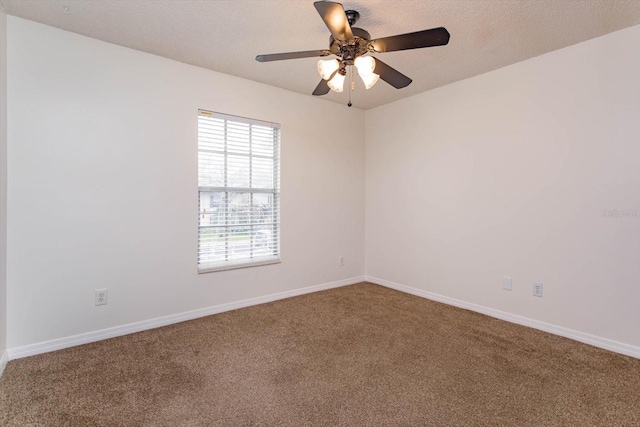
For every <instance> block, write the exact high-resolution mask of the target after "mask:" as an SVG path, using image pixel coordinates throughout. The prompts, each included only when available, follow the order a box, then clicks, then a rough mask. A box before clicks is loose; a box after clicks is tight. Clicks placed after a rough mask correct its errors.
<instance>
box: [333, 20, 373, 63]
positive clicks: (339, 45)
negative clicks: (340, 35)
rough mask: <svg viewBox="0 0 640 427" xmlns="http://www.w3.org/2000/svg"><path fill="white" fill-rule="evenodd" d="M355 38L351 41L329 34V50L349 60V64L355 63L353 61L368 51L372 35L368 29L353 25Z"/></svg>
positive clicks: (352, 29) (352, 30) (344, 59)
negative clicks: (337, 38)
mask: <svg viewBox="0 0 640 427" xmlns="http://www.w3.org/2000/svg"><path fill="white" fill-rule="evenodd" d="M351 32H352V33H353V40H351V41H350V42H347V41H344V40H336V39H335V38H334V37H333V36H329V50H330V51H331V53H333V54H334V55H336V56H339V57H341V58H342V60H343V61H346V62H347V65H353V61H354V60H355V59H356V58H357V57H358V56H361V55H364V54H365V53H366V52H367V51H368V44H369V41H370V40H371V35H370V34H369V32H367V31H366V30H363V29H362V28H358V27H352V28H351Z"/></svg>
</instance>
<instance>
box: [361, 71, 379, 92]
mask: <svg viewBox="0 0 640 427" xmlns="http://www.w3.org/2000/svg"><path fill="white" fill-rule="evenodd" d="M360 78H361V79H362V81H363V82H364V87H366V88H367V89H371V88H372V87H373V85H374V84H376V82H377V81H378V79H379V78H380V76H379V75H377V74H375V73H371V74H369V75H368V76H363V75H362V74H360Z"/></svg>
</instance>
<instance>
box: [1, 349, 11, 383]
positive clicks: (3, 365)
mask: <svg viewBox="0 0 640 427" xmlns="http://www.w3.org/2000/svg"><path fill="white" fill-rule="evenodd" d="M7 363H9V352H8V351H7V350H5V351H4V352H3V353H2V356H1V357H0V377H2V374H3V373H4V368H6V367H7Z"/></svg>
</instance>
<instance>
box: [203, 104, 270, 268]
mask: <svg viewBox="0 0 640 427" xmlns="http://www.w3.org/2000/svg"><path fill="white" fill-rule="evenodd" d="M198 197H199V208H198V210H199V215H198V217H199V220H198V272H200V273H204V272H209V271H217V270H228V269H231V268H241V267H249V266H255V265H264V264H272V263H276V262H280V126H279V125H277V124H274V123H266V122H260V121H257V120H251V119H245V118H242V117H234V116H228V115H224V114H219V113H213V112H210V111H203V110H200V111H199V112H198Z"/></svg>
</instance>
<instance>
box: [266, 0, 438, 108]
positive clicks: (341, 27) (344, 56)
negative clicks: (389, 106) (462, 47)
mask: <svg viewBox="0 0 640 427" xmlns="http://www.w3.org/2000/svg"><path fill="white" fill-rule="evenodd" d="M313 5H314V6H315V8H316V10H317V11H318V13H319V14H320V17H321V18H322V20H323V21H324V23H325V25H326V26H327V28H329V31H330V32H331V36H330V37H329V49H322V50H309V51H303V52H288V53H273V54H268V55H258V56H256V60H257V61H258V62H269V61H280V60H284V59H298V58H312V57H318V56H320V57H323V56H329V55H335V56H337V57H338V59H328V60H322V59H321V60H319V61H318V73H319V74H320V77H321V78H322V80H320V83H319V84H318V86H317V87H316V89H315V90H314V91H313V95H316V96H319V95H326V94H327V93H329V90H333V91H335V92H342V91H343V90H344V81H345V78H346V76H347V67H348V66H355V68H356V70H357V71H358V75H359V76H360V78H361V79H362V81H363V83H364V86H365V88H367V89H371V88H372V87H373V85H375V84H376V82H377V81H378V79H382V80H384V81H385V82H387V83H389V84H390V85H391V86H393V87H395V88H396V89H402V88H403V87H406V86H408V85H409V84H411V79H410V78H409V77H407V76H405V75H404V74H402V73H401V72H399V71H398V70H396V69H395V68H392V67H390V66H389V65H387V64H385V63H384V62H382V61H380V60H379V59H377V58H374V57H373V56H368V55H366V54H368V53H384V52H395V51H398V50H408V49H419V48H423V47H432V46H443V45H446V44H447V43H449V37H450V36H449V32H448V31H447V30H446V28H444V27H438V28H432V29H430V30H423V31H416V32H414V33H407V34H400V35H397V36H391V37H383V38H381V39H376V40H371V36H370V35H369V33H368V32H366V31H365V30H363V29H362V28H357V27H354V26H353V25H354V24H355V23H356V21H357V20H358V18H360V14H359V13H358V12H356V11H355V10H347V11H345V10H344V8H343V7H342V5H341V4H340V3H334V2H331V1H317V2H315V3H313ZM353 88H354V85H353V80H352V78H351V89H350V90H349V104H348V105H349V107H350V106H351V91H352V90H353Z"/></svg>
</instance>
